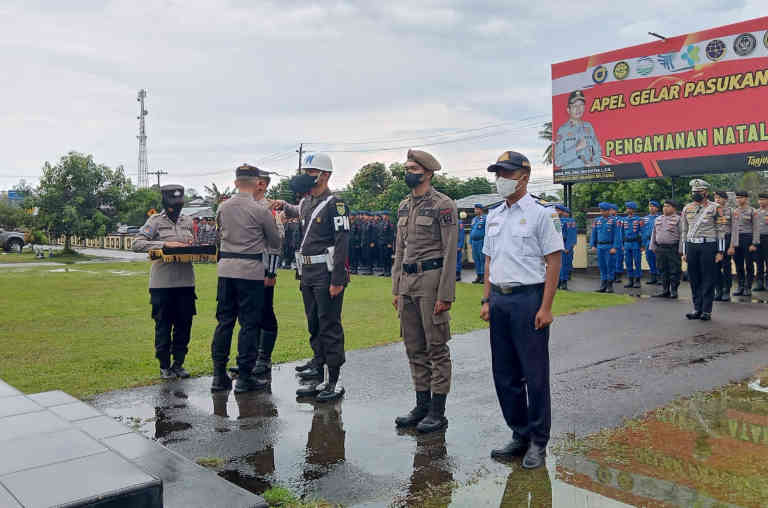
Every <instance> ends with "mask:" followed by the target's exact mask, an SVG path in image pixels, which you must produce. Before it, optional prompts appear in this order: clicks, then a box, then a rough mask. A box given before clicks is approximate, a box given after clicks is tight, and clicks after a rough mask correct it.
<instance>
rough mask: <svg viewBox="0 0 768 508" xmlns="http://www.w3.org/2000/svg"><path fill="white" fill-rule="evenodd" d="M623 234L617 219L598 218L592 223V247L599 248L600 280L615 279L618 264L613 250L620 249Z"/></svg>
mask: <svg viewBox="0 0 768 508" xmlns="http://www.w3.org/2000/svg"><path fill="white" fill-rule="evenodd" d="M620 239H621V232H620V229H619V225H618V219H617V218H616V217H598V218H597V219H595V221H594V222H593V223H592V238H591V240H590V247H593V248H597V263H598V266H599V267H600V280H602V281H612V280H613V279H614V277H615V270H616V264H615V261H614V260H613V256H614V255H613V254H611V252H610V251H611V249H618V248H619V245H620Z"/></svg>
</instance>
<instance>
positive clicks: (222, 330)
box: [211, 164, 281, 393]
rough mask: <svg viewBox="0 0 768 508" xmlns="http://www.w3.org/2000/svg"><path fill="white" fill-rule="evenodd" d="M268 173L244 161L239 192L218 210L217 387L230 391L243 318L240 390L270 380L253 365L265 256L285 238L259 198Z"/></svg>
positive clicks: (213, 348)
mask: <svg viewBox="0 0 768 508" xmlns="http://www.w3.org/2000/svg"><path fill="white" fill-rule="evenodd" d="M264 178H269V175H268V174H267V173H264V172H262V171H261V170H260V169H258V168H256V167H254V166H250V165H248V164H243V165H241V166H239V167H238V168H237V170H236V171H235V187H236V188H237V194H233V195H232V197H231V198H229V199H228V200H226V201H224V202H223V203H221V204H220V205H219V208H218V210H217V211H216V224H217V225H218V230H219V263H218V266H217V273H218V276H219V281H218V288H217V290H216V301H217V302H218V303H217V305H216V319H217V321H218V325H217V326H216V330H215V331H214V333H213V342H212V344H211V356H212V359H213V381H212V383H211V391H212V392H217V391H225V390H228V389H229V388H231V386H232V381H231V380H230V379H229V376H228V375H227V362H228V361H229V353H230V349H231V347H232V331H233V329H234V327H235V321H238V322H239V323H240V333H239V335H238V336H237V367H238V372H239V373H238V378H237V384H236V385H235V393H242V392H250V391H254V390H258V389H261V388H264V387H266V385H267V383H266V382H262V381H260V380H258V379H257V378H256V377H255V376H254V375H253V370H254V367H255V366H256V360H257V359H258V357H259V344H260V342H261V328H262V324H261V321H262V311H263V308H264V278H265V273H266V267H265V264H264V261H265V258H264V256H265V255H266V254H265V253H266V252H267V251H269V250H272V249H277V248H279V247H280V241H281V238H280V232H279V230H278V228H277V225H276V224H275V219H274V217H273V216H272V213H271V212H270V211H269V210H268V209H267V208H265V207H264V206H262V205H260V204H259V203H257V202H256V201H255V200H254V194H259V193H261V192H264V191H266V186H264V185H263V181H264V180H263V179H264Z"/></svg>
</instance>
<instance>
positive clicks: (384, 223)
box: [379, 211, 395, 277]
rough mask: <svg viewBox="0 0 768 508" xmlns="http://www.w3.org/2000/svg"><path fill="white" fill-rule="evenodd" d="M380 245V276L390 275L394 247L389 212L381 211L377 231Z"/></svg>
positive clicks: (392, 228) (393, 229) (393, 232)
mask: <svg viewBox="0 0 768 508" xmlns="http://www.w3.org/2000/svg"><path fill="white" fill-rule="evenodd" d="M379 242H380V245H381V267H382V268H383V270H384V272H383V273H382V274H381V277H392V254H393V253H394V248H395V226H394V225H392V221H391V220H389V212H387V211H383V212H381V230H380V233H379Z"/></svg>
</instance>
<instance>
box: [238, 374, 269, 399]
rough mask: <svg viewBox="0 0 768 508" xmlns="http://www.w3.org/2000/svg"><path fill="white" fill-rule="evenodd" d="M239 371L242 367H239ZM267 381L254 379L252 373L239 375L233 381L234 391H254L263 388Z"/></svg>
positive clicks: (267, 384)
mask: <svg viewBox="0 0 768 508" xmlns="http://www.w3.org/2000/svg"><path fill="white" fill-rule="evenodd" d="M240 370H241V371H242V370H243V369H240ZM267 386H269V383H266V382H264V381H261V380H259V379H256V378H255V377H254V376H253V375H247V376H244V375H242V373H241V375H240V376H239V377H238V378H237V382H236V383H235V393H245V392H256V391H259V390H263V389H265V388H266V387H267Z"/></svg>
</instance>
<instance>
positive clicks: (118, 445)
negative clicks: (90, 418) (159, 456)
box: [102, 432, 161, 460]
mask: <svg viewBox="0 0 768 508" xmlns="http://www.w3.org/2000/svg"><path fill="white" fill-rule="evenodd" d="M102 441H103V442H104V444H106V445H107V446H109V447H110V448H112V449H114V450H115V451H116V452H117V453H119V454H120V455H122V456H123V457H126V458H129V459H131V460H133V459H137V458H139V457H141V456H143V455H146V454H148V453H151V452H153V451H155V450H156V447H157V446H161V445H158V444H157V443H155V442H153V441H150V440H149V439H147V438H145V437H144V436H141V435H139V434H137V433H135V432H131V433H129V434H124V435H122V436H116V437H110V438H108V439H103V440H102Z"/></svg>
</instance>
